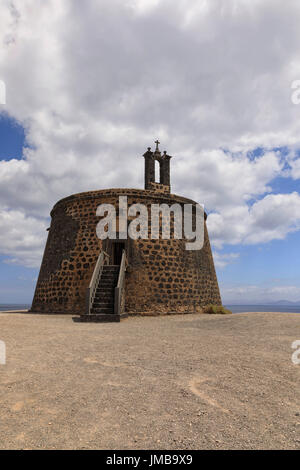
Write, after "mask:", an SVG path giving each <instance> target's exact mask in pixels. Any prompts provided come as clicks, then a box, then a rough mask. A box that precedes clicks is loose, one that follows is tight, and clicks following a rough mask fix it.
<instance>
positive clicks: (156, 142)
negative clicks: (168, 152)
mask: <svg viewBox="0 0 300 470" xmlns="http://www.w3.org/2000/svg"><path fill="white" fill-rule="evenodd" d="M154 143H155V144H156V149H155V151H156V152H159V148H158V145H159V144H160V142H159V140H158V139H157V140H156V141H155V142H154Z"/></svg>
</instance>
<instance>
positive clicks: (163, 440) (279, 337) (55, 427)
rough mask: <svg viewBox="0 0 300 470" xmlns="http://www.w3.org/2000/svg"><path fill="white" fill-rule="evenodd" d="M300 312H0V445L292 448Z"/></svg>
mask: <svg viewBox="0 0 300 470" xmlns="http://www.w3.org/2000/svg"><path fill="white" fill-rule="evenodd" d="M297 339H298V340H300V315H299V314H283V313H249V314H245V313H244V314H234V315H228V316H220V315H182V316H168V317H146V318H140V317H133V318H129V319H127V320H124V321H123V322H121V323H120V324H118V323H109V324H91V323H88V324H84V323H76V322H73V320H72V317H70V316H49V315H47V316H45V315H31V314H11V313H9V314H0V340H2V341H5V343H6V348H7V363H6V365H0V400H1V408H0V448H1V449H224V448H225V449H261V448H264V449H270V448H273V449H299V448H300V365H294V364H293V363H292V361H291V355H292V353H293V350H292V348H291V343H292V342H293V341H295V340H297Z"/></svg>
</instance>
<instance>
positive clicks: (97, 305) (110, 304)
mask: <svg viewBox="0 0 300 470" xmlns="http://www.w3.org/2000/svg"><path fill="white" fill-rule="evenodd" d="M93 308H112V309H113V308H114V303H113V302H112V301H111V300H109V301H108V302H103V301H102V302H94V303H93Z"/></svg>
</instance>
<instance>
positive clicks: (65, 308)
mask: <svg viewBox="0 0 300 470" xmlns="http://www.w3.org/2000/svg"><path fill="white" fill-rule="evenodd" d="M119 196H127V198H128V206H130V205H132V204H135V203H143V204H145V205H147V206H148V208H149V210H150V206H151V204H152V203H155V204H162V203H165V204H168V205H172V204H174V203H179V204H181V205H183V204H185V203H189V204H193V205H195V204H196V203H195V202H193V201H191V200H189V199H186V198H182V197H180V196H176V195H173V194H164V193H161V192H159V191H151V190H147V191H145V190H138V189H111V190H100V191H92V192H87V193H80V194H75V195H73V196H70V197H67V198H65V199H62V200H61V201H59V202H58V203H57V204H56V205H55V206H54V208H53V210H52V212H51V217H52V221H51V226H50V229H49V234H48V240H47V244H46V248H45V253H44V257H43V261H42V266H41V270H40V275H39V278H38V282H37V286H36V291H35V295H34V299H33V304H32V311H33V312H45V313H70V314H82V313H84V312H85V297H86V289H87V287H88V285H89V282H90V279H91V276H92V273H93V270H94V267H95V264H96V261H97V258H98V256H99V252H100V250H101V249H102V247H103V248H104V249H105V250H107V251H108V252H109V251H110V250H109V243H110V241H108V240H106V241H104V242H102V241H101V240H99V239H98V237H97V234H96V226H97V223H98V222H99V217H97V216H96V209H97V207H98V206H99V205H100V204H103V203H106V204H107V203H109V204H113V205H114V206H115V207H116V209H117V213H118V203H119ZM171 222H172V219H171ZM102 245H103V246H102ZM125 248H126V253H127V258H128V268H127V272H126V289H125V309H126V311H127V312H128V313H131V314H144V315H155V314H157V315H158V314H168V313H184V312H186V313H187V312H200V311H201V310H202V307H203V306H205V305H207V304H209V303H214V304H219V305H220V304H221V298H220V293H219V287H218V282H217V277H216V273H215V268H214V263H213V258H212V253H211V248H210V243H209V238H208V234H207V230H206V227H205V241H204V247H203V248H202V249H201V250H198V251H187V250H186V249H185V240H174V239H170V240H162V239H159V240H150V239H149V240H131V239H128V240H126V243H125Z"/></svg>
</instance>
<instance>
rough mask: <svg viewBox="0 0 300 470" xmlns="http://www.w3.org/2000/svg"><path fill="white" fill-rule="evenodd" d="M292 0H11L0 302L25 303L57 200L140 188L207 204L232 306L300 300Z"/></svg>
mask: <svg viewBox="0 0 300 470" xmlns="http://www.w3.org/2000/svg"><path fill="white" fill-rule="evenodd" d="M299 24H300V2H299V0H286V1H285V2H282V1H281V0H280V1H278V0H226V1H224V0H176V2H174V0H113V1H112V0H85V2H82V0H64V1H63V2H61V0H48V1H47V2H45V1H44V0H2V1H1V5H0V81H2V83H4V84H5V87H6V104H0V304H1V303H8V302H11V303H30V302H31V300H32V297H33V292H34V287H35V283H36V279H37V276H38V272H39V267H40V263H41V258H42V254H43V250H44V245H45V242H46V235H47V232H46V228H47V227H49V223H50V218H49V214H50V210H51V208H52V207H53V205H54V204H55V202H56V201H57V200H59V199H60V198H62V197H65V196H68V195H70V194H73V193H77V192H80V191H88V190H93V189H102V188H110V187H129V188H130V187H134V188H135V187H137V188H142V187H143V171H144V170H143V158H142V155H143V153H144V152H145V150H146V148H147V147H148V146H152V147H154V140H156V139H157V138H159V140H160V142H161V149H162V150H167V151H168V153H169V154H170V155H172V156H174V158H173V159H172V161H171V183H172V192H174V193H176V194H180V195H184V196H187V197H190V198H192V199H194V200H196V201H198V202H199V203H203V204H204V205H205V208H206V211H207V213H208V219H207V224H208V230H209V234H210V240H211V244H212V248H213V254H214V260H215V265H216V269H217V275H218V280H219V284H220V289H221V295H222V299H223V303H224V304H230V303H246V304H247V303H263V302H270V301H278V300H282V299H286V300H289V301H299V302H300V282H299V280H300V254H299V253H300V252H299V246H300V193H299V191H300V105H299V104H298V105H297V104H296V102H295V100H294V99H292V97H293V93H295V90H294V89H292V84H293V82H295V81H296V80H300V55H299V48H300V29H299Z"/></svg>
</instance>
